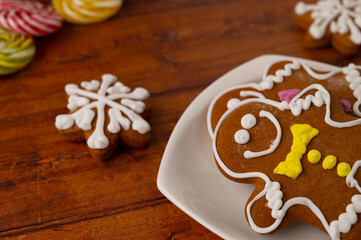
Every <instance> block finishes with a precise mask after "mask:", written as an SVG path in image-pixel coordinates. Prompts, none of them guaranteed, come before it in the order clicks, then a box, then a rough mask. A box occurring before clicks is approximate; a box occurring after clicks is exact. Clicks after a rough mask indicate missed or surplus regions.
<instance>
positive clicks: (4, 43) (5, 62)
mask: <svg viewBox="0 0 361 240" xmlns="http://www.w3.org/2000/svg"><path fill="white" fill-rule="evenodd" d="M35 52H36V51H35V44H34V41H33V38H32V37H29V36H25V35H23V34H19V33H15V32H11V31H8V30H5V29H2V28H0V56H1V59H0V75H6V74H10V73H14V72H16V71H19V70H20V69H22V68H24V67H26V66H27V65H28V64H29V63H30V62H31V60H32V59H33V57H34V56H35Z"/></svg>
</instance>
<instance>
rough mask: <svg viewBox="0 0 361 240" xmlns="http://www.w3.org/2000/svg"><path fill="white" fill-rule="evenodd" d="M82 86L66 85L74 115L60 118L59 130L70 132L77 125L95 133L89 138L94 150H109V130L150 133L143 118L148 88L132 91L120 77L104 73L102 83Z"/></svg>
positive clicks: (86, 83) (56, 124)
mask: <svg viewBox="0 0 361 240" xmlns="http://www.w3.org/2000/svg"><path fill="white" fill-rule="evenodd" d="M80 86H81V87H79V86H77V85H76V84H67V85H66V86H65V91H66V93H67V94H68V95H69V98H68V105H67V108H68V109H69V110H70V111H71V113H69V114H61V115H58V116H57V117H56V122H55V126H56V128H57V129H59V130H61V131H66V130H70V129H72V128H73V127H74V125H76V126H77V127H78V128H80V129H81V130H83V131H91V135H90V136H89V137H88V138H87V144H88V146H89V148H90V149H106V148H108V147H109V145H110V141H109V138H108V137H107V134H106V131H107V132H108V134H118V133H119V132H120V131H121V130H124V131H128V130H130V129H131V130H133V131H134V132H136V133H137V134H140V135H144V134H147V133H149V131H150V125H149V123H148V122H147V121H146V120H144V119H143V117H142V116H141V114H142V113H143V112H144V110H145V107H146V105H145V103H144V102H143V100H146V99H147V98H148V97H149V93H148V91H147V90H146V89H144V88H135V89H134V90H133V91H131V89H130V88H129V87H127V86H125V85H124V84H122V83H121V82H117V77H116V76H114V75H112V74H104V75H103V76H102V82H100V81H98V80H91V81H89V82H86V81H84V82H82V83H81V84H80ZM93 121H95V124H94V123H93ZM94 126H95V128H94ZM93 128H94V129H93Z"/></svg>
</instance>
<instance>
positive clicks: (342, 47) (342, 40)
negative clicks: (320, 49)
mask: <svg viewBox="0 0 361 240" xmlns="http://www.w3.org/2000/svg"><path fill="white" fill-rule="evenodd" d="M331 44H332V46H333V47H334V48H335V49H337V51H339V52H341V53H343V54H345V55H355V54H356V53H357V52H358V50H359V46H358V45H356V44H354V43H353V42H352V41H351V40H350V38H349V36H348V35H341V34H333V35H332V40H331Z"/></svg>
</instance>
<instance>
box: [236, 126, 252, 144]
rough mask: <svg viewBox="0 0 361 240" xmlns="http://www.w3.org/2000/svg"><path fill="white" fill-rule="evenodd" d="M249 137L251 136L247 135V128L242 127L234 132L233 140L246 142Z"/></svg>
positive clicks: (241, 142) (240, 142)
mask: <svg viewBox="0 0 361 240" xmlns="http://www.w3.org/2000/svg"><path fill="white" fill-rule="evenodd" d="M250 138H251V136H250V135H249V132H248V131H247V130H244V129H242V130H238V131H237V132H236V133H235V134H234V140H235V141H236V142H237V143H239V144H245V143H248V142H249V140H250Z"/></svg>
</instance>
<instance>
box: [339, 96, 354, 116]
mask: <svg viewBox="0 0 361 240" xmlns="http://www.w3.org/2000/svg"><path fill="white" fill-rule="evenodd" d="M340 104H341V107H342V109H343V111H344V112H345V113H349V112H352V106H351V103H350V102H349V101H347V100H345V99H341V100H340Z"/></svg>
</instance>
